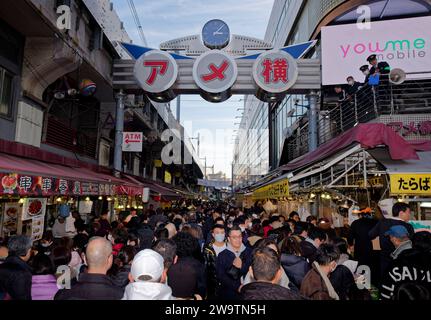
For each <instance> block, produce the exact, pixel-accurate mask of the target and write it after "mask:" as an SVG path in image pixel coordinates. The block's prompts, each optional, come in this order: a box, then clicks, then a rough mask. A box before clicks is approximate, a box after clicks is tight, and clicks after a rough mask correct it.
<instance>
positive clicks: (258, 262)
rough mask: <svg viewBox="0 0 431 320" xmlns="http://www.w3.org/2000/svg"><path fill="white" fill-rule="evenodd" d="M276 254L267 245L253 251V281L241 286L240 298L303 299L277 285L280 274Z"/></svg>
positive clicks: (278, 260) (280, 270) (279, 265)
mask: <svg viewBox="0 0 431 320" xmlns="http://www.w3.org/2000/svg"><path fill="white" fill-rule="evenodd" d="M282 270H283V269H282V268H281V264H280V258H279V256H278V254H277V253H276V252H275V251H274V250H272V249H271V248H269V247H264V248H262V249H257V250H256V251H255V252H254V253H253V261H252V264H251V267H250V272H251V275H252V277H253V278H254V279H255V281H254V282H251V283H249V284H246V285H245V286H244V287H242V288H241V299H242V300H305V298H303V297H302V296H301V295H299V294H298V293H297V292H295V291H292V290H290V289H287V288H285V287H282V286H280V285H278V283H279V282H280V279H281V275H282Z"/></svg>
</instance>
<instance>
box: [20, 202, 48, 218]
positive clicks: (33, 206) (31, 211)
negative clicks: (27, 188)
mask: <svg viewBox="0 0 431 320" xmlns="http://www.w3.org/2000/svg"><path fill="white" fill-rule="evenodd" d="M45 211H46V198H25V199H24V202H23V205H22V215H21V217H22V220H23V221H24V220H30V219H33V218H35V217H39V216H44V215H45Z"/></svg>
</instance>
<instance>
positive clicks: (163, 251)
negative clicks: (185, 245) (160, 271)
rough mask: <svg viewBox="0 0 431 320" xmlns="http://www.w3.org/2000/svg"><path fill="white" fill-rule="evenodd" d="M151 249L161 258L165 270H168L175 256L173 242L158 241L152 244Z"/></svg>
mask: <svg viewBox="0 0 431 320" xmlns="http://www.w3.org/2000/svg"><path fill="white" fill-rule="evenodd" d="M152 249H153V250H154V251H156V252H157V253H159V254H160V255H161V256H162V257H163V265H164V266H165V269H169V268H170V267H171V265H172V264H173V263H174V259H175V256H176V254H177V245H176V244H175V242H174V241H173V240H171V239H163V240H159V241H157V242H156V243H155V244H154V246H153V248H152Z"/></svg>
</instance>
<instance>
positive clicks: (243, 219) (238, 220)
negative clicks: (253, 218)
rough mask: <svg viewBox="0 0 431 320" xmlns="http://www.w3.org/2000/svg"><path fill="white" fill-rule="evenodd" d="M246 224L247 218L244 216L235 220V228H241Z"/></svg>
mask: <svg viewBox="0 0 431 320" xmlns="http://www.w3.org/2000/svg"><path fill="white" fill-rule="evenodd" d="M244 223H245V217H244V216H239V217H238V218H235V220H233V223H232V224H233V225H234V226H239V225H240V224H244Z"/></svg>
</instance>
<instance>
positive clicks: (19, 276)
mask: <svg viewBox="0 0 431 320" xmlns="http://www.w3.org/2000/svg"><path fill="white" fill-rule="evenodd" d="M73 215H74V216H77V219H74V220H75V221H74V225H75V228H76V232H75V233H74V234H73V236H70V234H69V236H67V235H64V236H62V237H59V236H60V235H62V233H61V232H60V233H59V232H58V230H57V231H56V235H57V236H56V237H54V236H53V233H52V231H51V230H48V231H46V232H45V234H44V236H43V238H42V239H41V240H40V241H38V242H35V243H32V241H31V240H30V239H29V238H28V237H27V236H25V235H16V236H12V237H10V238H9V239H3V240H2V243H0V300H52V299H54V300H82V299H85V300H87V299H88V300H120V299H122V300H174V299H180V300H203V299H206V300H370V299H372V294H371V293H372V292H371V290H370V286H369V284H367V282H369V281H371V282H372V283H373V285H375V286H378V287H379V288H380V299H395V300H403V299H408V300H416V299H424V300H427V299H428V300H429V299H430V292H431V289H430V285H431V263H430V262H431V233H430V232H417V233H415V232H414V230H413V228H412V226H411V225H410V224H409V223H408V222H407V221H409V220H410V208H409V207H408V205H407V204H405V203H396V204H395V205H394V207H393V212H392V215H393V217H392V218H383V219H380V220H378V219H376V218H375V217H373V214H372V211H371V210H370V209H369V208H368V209H364V210H362V211H361V214H360V218H359V219H357V220H355V221H354V222H353V223H352V224H351V226H346V227H345V228H344V229H343V230H335V229H334V228H332V227H331V223H330V222H329V220H328V219H326V218H320V219H318V218H316V217H313V216H309V217H307V218H306V220H305V221H301V219H300V216H299V214H298V213H297V212H292V213H290V214H289V215H284V214H278V213H268V212H266V211H265V210H264V208H263V207H262V205H261V204H256V205H255V206H254V207H252V208H250V209H246V210H241V209H240V208H237V207H234V206H232V205H230V204H228V203H224V202H200V201H195V202H188V203H184V204H183V205H181V204H178V205H176V206H175V207H173V208H171V209H166V210H162V209H160V208H158V209H157V210H154V208H153V207H150V208H149V209H147V210H146V211H145V212H142V213H140V214H137V213H136V212H135V211H130V212H129V211H124V212H121V213H120V214H119V215H118V217H117V219H114V221H110V217H109V215H108V214H107V213H104V214H102V215H101V216H100V217H98V218H97V219H95V220H94V221H93V222H92V223H91V224H85V223H83V221H81V220H80V219H79V218H78V216H79V215H76V214H73ZM59 219H63V220H64V217H62V216H59ZM57 229H59V228H57ZM377 237H378V239H379V242H380V249H381V250H378V251H376V250H375V248H374V246H373V244H372V241H373V239H375V238H377ZM362 266H367V268H369V269H370V270H371V271H370V272H368V274H367V272H365V273H362V272H361V267H362ZM406 270H407V271H406ZM370 276H371V279H370ZM367 277H368V278H367Z"/></svg>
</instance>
